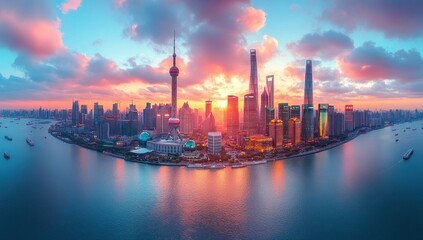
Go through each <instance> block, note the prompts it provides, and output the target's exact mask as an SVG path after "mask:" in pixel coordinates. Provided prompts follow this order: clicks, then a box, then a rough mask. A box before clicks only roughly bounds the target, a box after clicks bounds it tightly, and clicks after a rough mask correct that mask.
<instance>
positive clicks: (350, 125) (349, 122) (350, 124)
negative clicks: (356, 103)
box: [345, 105, 354, 132]
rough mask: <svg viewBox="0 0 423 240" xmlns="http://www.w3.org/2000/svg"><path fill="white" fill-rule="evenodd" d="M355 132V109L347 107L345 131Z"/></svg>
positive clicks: (350, 106)
mask: <svg viewBox="0 0 423 240" xmlns="http://www.w3.org/2000/svg"><path fill="white" fill-rule="evenodd" d="M353 130H354V109H353V105H345V131H347V132H351V131H353Z"/></svg>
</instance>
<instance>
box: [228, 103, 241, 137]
mask: <svg viewBox="0 0 423 240" xmlns="http://www.w3.org/2000/svg"><path fill="white" fill-rule="evenodd" d="M226 126H227V133H228V136H230V137H235V136H236V135H237V134H238V131H239V112H238V97H237V96H233V95H229V96H228V105H227V108H226Z"/></svg>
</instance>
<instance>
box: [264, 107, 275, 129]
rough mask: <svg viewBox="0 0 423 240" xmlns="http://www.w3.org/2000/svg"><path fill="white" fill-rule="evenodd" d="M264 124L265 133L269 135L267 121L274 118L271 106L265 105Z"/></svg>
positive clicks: (273, 110)
mask: <svg viewBox="0 0 423 240" xmlns="http://www.w3.org/2000/svg"><path fill="white" fill-rule="evenodd" d="M265 113H266V115H265V116H266V122H265V124H266V126H265V133H264V134H265V135H266V136H269V123H270V121H272V120H273V119H275V109H274V108H271V107H266V112H265Z"/></svg>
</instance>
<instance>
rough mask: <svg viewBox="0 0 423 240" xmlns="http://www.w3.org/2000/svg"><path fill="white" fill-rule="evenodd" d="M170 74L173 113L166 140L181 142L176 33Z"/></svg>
mask: <svg viewBox="0 0 423 240" xmlns="http://www.w3.org/2000/svg"><path fill="white" fill-rule="evenodd" d="M169 74H170V76H171V77H172V112H171V115H170V118H169V128H170V131H169V134H168V135H167V138H166V139H169V138H171V139H172V140H175V141H176V140H181V141H182V137H181V134H180V132H179V124H180V122H181V121H180V120H179V118H177V117H176V108H177V106H178V104H177V101H178V98H177V94H178V93H177V91H178V90H177V87H178V82H177V81H178V75H179V69H178V67H177V66H176V53H175V32H173V66H172V67H171V68H170V69H169Z"/></svg>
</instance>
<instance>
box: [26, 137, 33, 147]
mask: <svg viewBox="0 0 423 240" xmlns="http://www.w3.org/2000/svg"><path fill="white" fill-rule="evenodd" d="M26 143H28V145H29V146H31V147H33V146H35V144H34V143H33V142H32V141H31V139H29V138H26Z"/></svg>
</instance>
